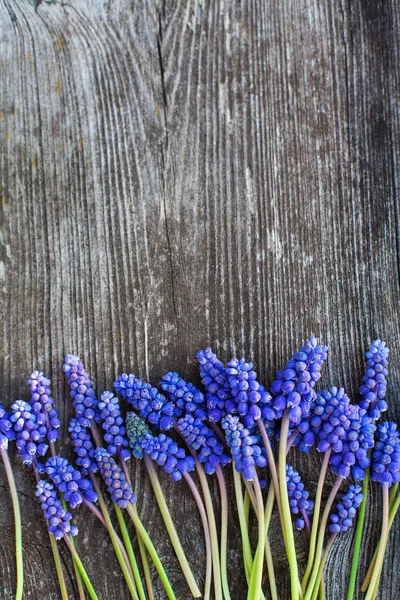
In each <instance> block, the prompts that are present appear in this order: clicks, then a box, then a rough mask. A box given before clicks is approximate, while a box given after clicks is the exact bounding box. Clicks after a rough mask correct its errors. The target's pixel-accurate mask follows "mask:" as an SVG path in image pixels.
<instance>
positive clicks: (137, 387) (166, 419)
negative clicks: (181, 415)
mask: <svg viewBox="0 0 400 600" xmlns="http://www.w3.org/2000/svg"><path fill="white" fill-rule="evenodd" d="M114 388H115V390H116V392H118V393H119V394H121V396H122V397H123V398H126V399H127V400H128V402H129V403H130V404H131V405H132V406H133V408H134V409H135V410H136V411H137V412H138V413H139V415H140V416H141V417H142V419H145V420H146V421H148V422H149V423H151V424H152V425H154V426H155V427H159V428H160V429H163V430H167V429H171V427H172V426H173V424H174V419H173V416H174V405H173V403H172V402H168V401H167V399H166V398H165V396H163V395H162V394H160V392H159V391H158V390H157V388H154V387H151V385H150V384H149V383H145V382H144V381H142V380H141V379H138V378H137V377H135V376H134V375H132V374H130V375H127V374H126V373H124V374H123V375H120V376H119V377H118V379H117V381H115V383H114Z"/></svg>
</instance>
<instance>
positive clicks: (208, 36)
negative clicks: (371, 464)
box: [0, 0, 400, 600]
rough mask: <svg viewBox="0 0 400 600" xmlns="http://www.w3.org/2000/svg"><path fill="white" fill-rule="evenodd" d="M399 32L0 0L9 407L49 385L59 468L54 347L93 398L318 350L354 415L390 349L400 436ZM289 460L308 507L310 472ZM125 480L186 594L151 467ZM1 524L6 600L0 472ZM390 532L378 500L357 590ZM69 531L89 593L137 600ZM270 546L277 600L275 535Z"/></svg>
mask: <svg viewBox="0 0 400 600" xmlns="http://www.w3.org/2000/svg"><path fill="white" fill-rule="evenodd" d="M36 4H37V5H36ZM399 15H400V10H399V4H398V3H397V2H396V0H387V1H386V2H384V1H383V0H381V1H379V0H368V1H367V0H354V1H351V2H350V1H349V2H344V1H343V0H336V1H334V0H321V1H320V2H317V1H315V0H298V1H291V0H281V1H278V0H249V1H248V2H239V1H234V0H232V1H231V2H228V1H220V2H212V1H211V0H197V1H195V0H176V1H171V2H164V3H163V2H162V1H157V0H138V1H137V2H133V1H128V0H109V1H108V2H107V1H105V0H104V1H102V0H71V1H70V2H62V3H61V2H51V3H50V2H44V1H42V2H40V1H39V2H36V3H34V2H30V1H28V0H0V78H1V83H0V134H1V152H0V171H1V179H0V185H1V190H0V197H1V203H0V216H1V244H0V252H1V257H0V258H1V262H0V286H1V296H0V302H1V315H2V319H1V352H0V392H1V399H2V401H3V402H4V403H5V405H9V404H11V402H12V401H13V400H15V399H17V398H20V397H23V398H26V399H27V397H28V388H27V385H26V380H27V379H28V377H29V374H30V372H31V371H32V370H33V369H34V368H35V369H36V368H39V369H43V370H44V371H45V372H46V373H47V374H48V375H49V376H50V377H51V378H52V382H53V384H52V385H53V390H54V395H55V398H56V400H57V404H58V407H59V410H60V414H61V418H62V420H63V423H64V426H63V431H62V435H61V439H60V443H59V448H60V451H62V452H63V453H65V455H66V456H68V457H71V458H72V449H71V445H70V444H69V442H68V435H67V431H66V427H65V423H66V422H67V420H68V419H69V418H70V417H71V416H72V413H73V410H72V406H71V402H70V400H69V399H68V394H67V390H66V387H65V381H64V377H63V373H62V371H61V364H62V359H63V356H64V354H65V353H66V352H74V353H79V354H80V356H81V358H82V359H83V360H84V362H85V364H86V366H87V369H88V370H89V371H90V373H91V374H92V376H93V380H94V381H95V383H96V388H97V390H98V392H99V393H100V392H101V391H103V390H104V389H106V388H108V389H110V387H111V385H112V382H113V379H114V377H115V375H117V374H118V373H120V372H121V371H122V370H129V371H133V372H135V373H136V374H138V375H141V376H143V377H146V376H148V377H149V379H150V380H151V382H153V383H154V384H156V383H157V382H158V381H159V377H160V375H161V374H162V373H163V372H166V371H167V370H171V369H172V370H174V369H176V370H179V371H180V373H181V374H182V375H183V376H185V377H187V378H189V379H191V380H192V381H193V382H195V383H198V382H199V376H198V371H197V367H196V362H195V359H194V357H195V353H196V351H197V350H198V349H199V348H201V347H204V346H205V345H208V344H211V345H212V346H213V348H214V349H216V350H217V351H218V352H219V353H220V355H221V357H222V358H223V359H227V358H228V357H230V356H231V355H245V356H246V357H252V359H253V361H254V363H255V365H256V368H257V371H258V373H259V376H260V380H261V381H262V382H264V383H265V384H267V385H268V384H269V383H270V382H271V381H272V378H273V375H274V372H275V370H276V369H277V368H280V367H281V366H282V365H283V364H284V362H285V361H286V360H287V358H288V357H289V356H290V354H291V353H292V352H293V351H295V350H296V349H297V348H298V347H299V346H300V345H301V344H302V342H303V340H304V339H305V338H306V337H308V336H309V334H310V333H314V334H315V335H317V336H318V338H319V339H322V340H324V341H325V342H326V343H328V344H329V346H330V357H329V363H328V366H327V368H326V369H325V371H324V374H323V378H322V381H321V385H324V386H326V385H330V384H334V383H336V384H339V385H344V386H346V388H347V390H348V392H349V393H350V394H352V395H353V397H354V398H355V399H357V388H358V385H359V381H360V377H361V375H362V372H363V364H364V363H363V353H364V351H365V349H366V347H367V345H368V343H369V342H370V341H372V339H374V338H375V337H377V336H380V337H382V338H383V339H385V340H386V341H387V343H388V345H389V346H390V348H391V350H392V352H391V364H390V383H389V389H388V399H389V403H390V409H389V417H391V418H395V417H397V418H398V417H399V416H400V408H399V391H400V369H399V357H400V353H399V342H398V341H399V316H400V310H399V261H398V252H399V244H398V236H399V194H398V182H399V173H398V170H399V167H400V157H399V142H400V136H399V108H400V84H399V69H398V60H399V45H400V35H399V33H400V23H399ZM292 457H293V458H292V460H293V463H294V464H295V465H297V466H299V465H300V464H301V465H302V467H301V470H302V474H303V476H304V479H305V480H306V482H307V484H308V486H309V488H310V489H311V490H313V491H314V490H315V486H316V478H317V474H318V468H319V464H320V458H319V457H318V456H316V455H315V454H312V456H310V458H309V459H308V460H305V459H304V457H301V460H300V459H299V456H298V454H296V453H293V455H292ZM13 466H14V468H15V474H16V480H17V486H18V490H19V492H20V498H21V501H22V518H23V524H24V530H23V531H24V557H25V564H26V591H25V598H27V599H30V600H44V599H46V600H54V599H56V598H59V593H58V591H57V580H56V576H55V571H54V567H53V565H52V561H51V552H50V547H49V542H48V537H47V534H46V531H45V526H44V523H43V521H42V516H41V511H40V507H39V505H38V502H37V499H36V498H35V496H34V485H33V476H32V475H31V474H30V473H29V472H27V471H26V470H24V468H23V467H22V466H21V464H20V462H19V460H18V457H16V456H15V455H14V454H13ZM131 470H132V475H133V477H134V482H135V488H136V491H137V494H138V503H139V510H140V514H141V516H142V518H143V521H144V522H145V524H146V525H147V526H148V528H149V530H150V532H151V534H152V535H153V536H154V538H155V539H156V540H157V546H158V548H159V551H160V553H161V554H162V555H163V557H164V560H165V564H166V567H167V569H168V571H169V573H170V574H171V577H172V579H173V581H174V583H175V584H176V589H177V592H178V595H179V597H180V598H182V599H186V598H188V597H189V594H188V590H187V588H186V587H185V584H184V582H183V581H182V578H181V577H180V575H179V571H178V568H177V563H176V560H175V558H174V557H173V554H172V551H171V549H170V547H169V545H168V541H167V538H166V536H165V534H164V533H163V529H162V527H160V517H159V514H158V510H157V508H156V505H155V502H154V500H153V499H152V497H151V493H150V489H149V483H148V481H147V479H146V476H145V473H144V468H143V465H142V464H140V463H137V462H136V463H132V465H131ZM160 477H161V479H162V484H163V486H164V489H165V492H166V494H167V497H168V501H169V504H170V507H171V510H172V512H173V514H174V516H175V517H176V518H177V520H178V522H179V525H180V530H181V532H182V541H183V544H184V546H185V549H186V550H187V553H188V556H189V557H190V560H191V563H192V564H193V566H194V571H195V573H196V576H197V577H198V578H199V580H201V579H202V577H203V571H204V549H203V544H202V536H201V530H200V524H199V519H198V517H197V514H196V510H195V507H194V504H193V502H192V500H191V498H190V496H189V494H188V492H187V491H186V490H185V487H184V485H183V484H173V483H172V482H171V481H170V480H169V479H168V478H167V477H166V476H165V477H164V476H163V474H161V473H160ZM227 478H228V481H229V485H231V478H230V474H228V475H227ZM212 485H213V486H214V490H215V491H216V489H215V482H214V483H213V484H212ZM230 491H232V488H230ZM216 498H217V496H216ZM0 506H1V510H0V573H1V582H0V597H1V598H4V599H5V600H10V599H11V598H13V589H14V581H15V572H14V551H13V543H14V542H13V539H14V538H13V520H12V512H11V506H10V501H9V495H8V489H7V485H6V482H5V475H4V469H3V466H2V465H0ZM380 514H381V503H380V494H379V490H378V489H376V488H375V487H374V491H373V502H372V503H371V504H369V506H368V513H367V522H368V533H367V534H366V537H365V540H364V543H363V550H364V552H363V556H362V571H363V572H364V569H365V565H366V564H367V563H368V561H369V560H370V558H371V554H372V551H373V547H374V545H375V544H376V542H377V540H378V535H379V520H380ZM77 522H78V525H79V526H80V530H81V531H80V535H79V538H78V539H77V545H78V549H79V552H80V554H81V556H82V557H83V558H84V564H85V566H86V567H87V569H88V571H89V574H90V575H91V577H92V578H93V581H94V584H95V587H96V589H97V590H98V593H99V597H100V598H101V599H102V600H105V599H107V600H114V599H115V600H117V599H118V600H123V599H125V598H128V595H127V591H126V588H125V585H124V582H123V580H122V578H121V576H120V574H119V571H118V566H117V563H116V561H115V560H114V559H113V557H112V553H111V549H110V544H109V542H108V539H107V537H106V535H105V534H104V532H103V531H102V528H101V526H99V525H98V524H97V523H96V522H95V519H94V518H93V517H92V516H89V515H88V514H87V513H85V512H84V510H83V509H81V510H80V511H79V512H78V514H77ZM399 532H400V520H397V522H396V527H395V531H394V532H393V533H392V535H391V538H390V545H389V551H388V555H387V560H386V562H385V568H384V575H383V581H384V584H383V588H382V591H381V592H380V595H379V598H381V599H387V598H392V599H393V600H394V599H396V598H399V597H400V571H399V567H398V565H399V561H400V545H399V543H398V541H396V540H398V537H397V536H398V535H399ZM230 534H231V536H230V544H229V571H230V579H231V585H232V599H233V600H243V599H244V598H245V591H244V590H245V586H244V574H243V571H242V566H241V556H240V545H239V534H238V529H237V527H236V515H235V514H234V513H233V512H232V514H231V515H230ZM272 542H273V551H274V557H275V561H276V568H277V572H278V584H279V588H280V590H281V594H280V597H281V599H282V600H285V599H287V598H289V587H288V573H287V566H286V563H285V560H284V557H283V549H282V543H281V533H280V529H279V525H278V522H277V521H276V520H275V521H274V525H273V532H272ZM297 542H298V547H299V556H300V557H301V558H302V559H304V558H305V541H304V537H303V536H302V535H299V536H298V537H297ZM352 543H353V532H349V533H348V534H344V535H342V536H341V537H340V539H338V540H337V543H336V544H335V546H334V550H333V554H332V558H331V559H330V561H329V564H328V571H327V575H326V582H327V598H328V600H342V599H343V598H344V594H343V589H344V588H345V586H346V584H347V578H348V563H349V557H350V552H351V548H352ZM62 556H63V560H64V561H65V566H66V568H67V573H68V578H69V585H70V593H71V598H75V591H74V590H73V587H72V584H71V564H70V562H69V559H68V556H67V555H66V553H65V552H64V551H63V552H62ZM302 564H303V565H304V560H303V563H302ZM157 593H158V596H157V597H158V599H161V598H164V594H163V591H162V588H161V586H160V585H159V584H158V583H157ZM357 598H361V595H359V596H357Z"/></svg>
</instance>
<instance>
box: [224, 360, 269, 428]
mask: <svg viewBox="0 0 400 600" xmlns="http://www.w3.org/2000/svg"><path fill="white" fill-rule="evenodd" d="M226 373H227V375H228V385H229V388H230V393H231V396H232V398H233V401H234V403H235V412H237V413H238V414H239V415H240V417H242V419H243V424H244V426H245V427H247V428H249V429H250V428H252V427H254V425H255V421H257V420H258V419H261V418H262V419H263V421H267V422H271V421H272V420H273V419H274V417H275V414H274V410H273V409H272V403H271V400H272V399H271V395H270V394H269V393H268V392H267V391H265V388H264V386H262V385H260V384H259V383H258V381H257V373H256V372H255V371H253V363H251V362H246V361H245V359H244V358H241V359H240V360H238V359H236V358H235V359H232V360H231V361H230V362H228V364H227V367H226Z"/></svg>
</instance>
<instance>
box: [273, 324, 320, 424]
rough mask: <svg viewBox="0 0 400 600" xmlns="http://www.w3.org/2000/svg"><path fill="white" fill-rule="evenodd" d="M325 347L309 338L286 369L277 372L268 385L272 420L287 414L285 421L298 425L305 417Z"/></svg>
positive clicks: (318, 375)
mask: <svg viewBox="0 0 400 600" xmlns="http://www.w3.org/2000/svg"><path fill="white" fill-rule="evenodd" d="M327 350H328V348H327V346H322V345H319V344H317V340H316V339H315V337H313V336H312V337H311V338H310V339H309V340H307V342H306V343H305V344H304V346H302V348H301V349H300V351H299V352H296V353H295V354H293V357H292V359H291V360H289V361H288V362H287V363H286V367H285V368H284V369H283V370H281V371H278V372H277V374H276V379H275V381H274V382H273V383H272V384H271V394H272V397H273V408H274V411H275V418H276V419H280V418H281V417H282V416H283V414H284V412H285V411H286V410H288V416H289V421H290V423H291V424H292V425H293V426H297V425H299V423H300V422H301V419H302V417H304V416H306V415H308V414H309V411H310V407H311V403H312V402H313V400H315V397H316V393H315V391H314V389H313V388H314V386H315V384H316V382H317V381H318V380H319V379H320V377H321V368H322V365H323V363H324V361H325V360H326V357H327Z"/></svg>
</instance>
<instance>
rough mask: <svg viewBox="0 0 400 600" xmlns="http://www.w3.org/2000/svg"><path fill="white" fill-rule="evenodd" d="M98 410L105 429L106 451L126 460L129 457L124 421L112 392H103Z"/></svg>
mask: <svg viewBox="0 0 400 600" xmlns="http://www.w3.org/2000/svg"><path fill="white" fill-rule="evenodd" d="M98 410H99V411H100V421H101V424H102V427H103V429H104V431H105V435H104V441H105V442H106V443H107V444H108V446H107V451H108V452H109V453H110V454H111V456H112V455H114V454H116V455H118V458H120V460H128V459H129V458H130V457H131V454H130V452H129V450H128V448H129V441H128V439H127V437H126V429H125V422H124V419H123V417H122V416H121V409H120V406H119V402H118V398H117V397H116V396H114V394H113V393H112V392H103V394H102V395H101V396H100V402H99V404H98Z"/></svg>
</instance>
